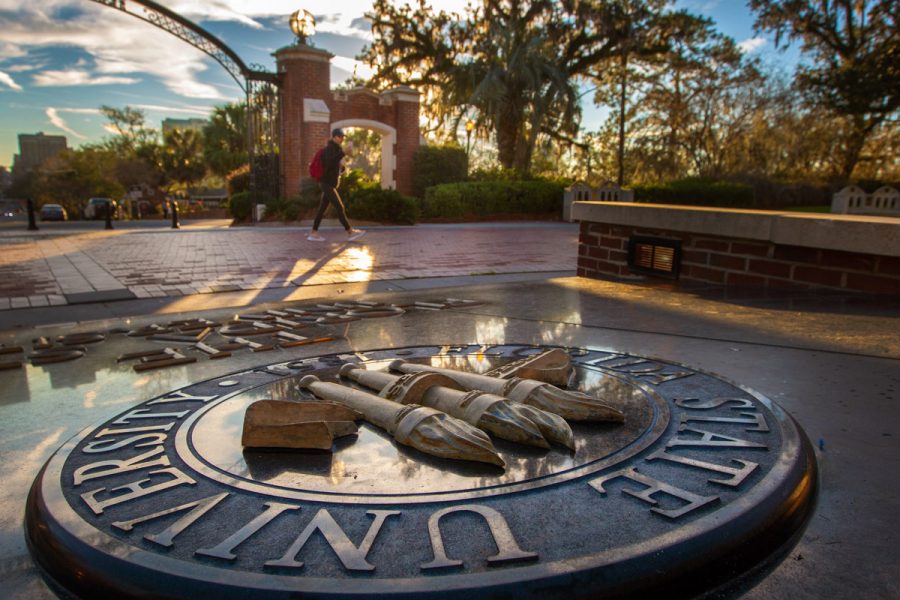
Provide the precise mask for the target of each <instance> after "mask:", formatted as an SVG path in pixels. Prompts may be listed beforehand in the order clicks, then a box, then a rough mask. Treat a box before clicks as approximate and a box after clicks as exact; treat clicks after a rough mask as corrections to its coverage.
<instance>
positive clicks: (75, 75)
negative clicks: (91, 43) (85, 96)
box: [32, 69, 140, 87]
mask: <svg viewBox="0 0 900 600" xmlns="http://www.w3.org/2000/svg"><path fill="white" fill-rule="evenodd" d="M32 80H33V81H34V85H36V86H38V87H51V86H73V85H78V86H84V85H113V84H120V85H128V84H131V83H137V82H138V81H140V79H135V78H134V77H111V76H108V75H107V76H99V77H98V76H96V75H92V74H91V73H88V72H87V71H76V70H74V69H69V70H66V71H42V72H40V73H37V74H35V75H34V76H33V77H32Z"/></svg>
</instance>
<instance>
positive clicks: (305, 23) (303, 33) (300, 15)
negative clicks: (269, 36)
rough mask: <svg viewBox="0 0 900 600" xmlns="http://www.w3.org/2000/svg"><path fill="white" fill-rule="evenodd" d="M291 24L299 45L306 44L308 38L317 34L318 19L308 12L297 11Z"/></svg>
mask: <svg viewBox="0 0 900 600" xmlns="http://www.w3.org/2000/svg"><path fill="white" fill-rule="evenodd" d="M289 24H290V26H291V31H293V32H294V35H296V36H297V43H298V44H306V40H307V38H309V36H311V35H312V34H314V33H315V32H316V18H315V17H314V16H313V15H312V13H311V12H309V11H308V10H302V9H301V10H295V11H294V12H293V14H291V19H290V21H289Z"/></svg>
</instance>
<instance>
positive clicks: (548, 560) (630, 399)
mask: <svg viewBox="0 0 900 600" xmlns="http://www.w3.org/2000/svg"><path fill="white" fill-rule="evenodd" d="M544 349H545V348H540V347H535V346H530V345H516V344H503V345H496V346H483V345H462V346H418V347H406V348H392V349H381V350H370V351H361V352H355V353H344V354H332V355H326V356H319V357H313V358H307V359H303V360H298V361H293V362H281V363H276V364H270V365H265V366H261V367H259V368H256V369H252V370H248V371H244V372H239V373H234V374H231V375H228V376H225V377H220V378H216V379H212V380H209V381H203V382H199V383H195V384H193V385H190V386H187V387H185V388H182V389H178V390H172V391H171V392H169V393H167V394H164V395H162V396H159V397H156V398H153V399H151V400H148V401H146V402H144V403H143V404H140V405H138V406H135V407H133V408H130V409H128V410H127V411H124V412H123V413H121V414H119V415H117V416H115V417H114V418H112V419H110V420H108V421H106V422H104V423H102V424H99V425H98V426H96V427H91V428H89V429H87V430H85V431H83V432H82V433H81V434H79V435H78V436H76V437H75V438H74V439H72V440H70V441H69V442H67V443H66V444H64V445H63V447H62V448H60V449H59V450H58V451H57V452H56V453H55V454H54V455H53V456H52V457H51V459H50V460H49V461H48V462H47V464H46V465H45V466H44V468H43V469H42V471H41V473H40V474H39V476H38V477H37V479H36V480H35V482H34V485H33V486H32V489H31V493H30V495H29V499H28V504H27V509H26V524H25V526H26V537H27V540H28V543H29V547H30V549H31V552H32V555H33V557H34V559H35V561H36V562H37V564H38V565H39V566H40V567H41V569H42V570H43V572H44V573H45V576H46V579H47V580H48V582H50V584H51V585H52V586H53V587H54V588H55V589H57V590H58V591H60V593H61V594H63V595H73V596H75V597H82V598H102V597H116V598H122V597H132V596H133V597H154V598H193V599H196V598H205V597H216V598H289V597H299V596H303V597H321V598H358V597H363V596H365V597H375V596H379V595H383V596H385V597H390V598H395V597H423V598H425V597H435V598H437V597H444V598H446V597H456V596H461V595H463V594H465V596H466V597H478V598H495V597H513V595H515V597H516V598H524V597H533V598H573V597H610V598H618V597H645V596H647V595H648V594H661V595H665V597H667V598H670V597H671V598H678V597H692V596H696V595H698V594H702V593H708V592H710V591H717V592H721V593H722V594H725V595H727V594H734V593H739V591H740V590H742V589H745V588H746V586H747V585H750V584H751V583H752V582H754V581H755V580H757V579H758V578H759V577H760V576H762V575H764V574H765V573H766V572H767V571H768V570H769V569H771V568H772V567H773V566H774V565H776V564H777V563H778V561H779V560H780V559H781V558H782V557H783V556H784V555H785V553H786V552H787V551H789V550H790V548H791V547H792V546H793V544H794V543H795V542H796V540H797V539H798V537H799V535H800V534H801V533H802V531H803V528H804V526H805V524H806V521H807V520H808V518H809V516H810V515H811V513H812V510H813V504H814V499H815V495H816V489H817V476H816V467H815V458H814V454H813V452H812V449H811V447H810V445H809V443H808V441H807V439H806V436H805V435H804V434H803V432H802V431H801V430H800V428H799V427H798V426H797V424H796V423H795V422H794V421H793V420H792V419H791V418H790V417H789V416H788V415H787V414H786V413H785V412H784V411H783V410H782V409H780V408H779V407H778V406H777V405H775V404H774V403H773V402H771V401H770V400H768V399H766V398H765V397H763V396H761V395H760V394H758V393H756V392H754V391H752V390H749V389H747V388H745V387H742V386H740V385H737V384H734V383H731V382H728V381H726V380H724V379H723V378H721V377H718V376H716V375H713V374H710V373H706V372H703V371H701V370H698V369H695V368H690V367H686V366H683V365H679V364H675V363H670V362H664V361H660V360H655V359H651V358H646V357H640V356H634V355H630V354H627V353H620V352H615V351H610V350H600V349H592V348H566V349H565V350H566V351H567V352H568V354H569V355H570V357H571V364H572V366H573V367H574V373H573V374H572V376H571V377H570V379H569V383H568V387H569V389H572V390H578V391H580V392H582V393H584V394H587V395H589V396H593V397H596V398H598V399H601V400H602V401H603V402H605V403H606V404H608V405H610V406H614V407H615V408H617V409H618V410H620V411H622V413H624V415H625V419H624V422H570V425H571V428H572V432H573V433H574V440H575V444H574V445H575V449H574V450H572V449H570V448H567V447H565V446H563V445H560V444H553V445H551V447H550V448H549V449H548V448H539V447H533V446H526V445H522V444H516V443H513V442H509V441H505V440H502V439H496V438H495V439H492V442H493V445H494V447H495V449H496V452H497V453H498V454H499V455H500V456H501V457H502V459H503V463H504V466H502V467H501V466H496V465H492V464H486V463H478V462H469V461H462V460H450V459H445V458H439V457H435V456H429V455H427V454H425V453H423V452H420V451H418V450H415V449H413V448H410V447H408V446H403V445H400V444H398V443H397V442H396V441H395V440H394V439H393V438H392V437H391V436H390V435H388V434H387V433H386V432H385V431H383V430H380V429H377V428H375V427H372V426H370V425H369V424H367V423H360V426H359V430H358V433H357V434H356V435H350V436H346V437H340V438H337V439H335V441H334V446H333V447H332V449H331V450H330V451H321V450H302V451H297V450H288V449H278V450H275V449H265V448H263V449H256V448H252V449H251V448H244V447H242V446H241V428H242V424H243V419H244V415H245V413H246V410H247V407H248V406H250V404H252V403H254V402H256V401H258V400H263V399H271V400H289V401H304V400H312V399H314V397H313V396H312V395H311V394H310V393H309V391H308V390H306V389H304V387H303V386H302V385H300V383H299V382H300V380H301V379H302V378H304V377H306V376H309V375H315V376H316V377H318V378H319V379H320V380H323V381H338V380H339V377H338V371H339V369H340V367H341V366H342V365H344V364H346V363H356V364H358V365H359V366H360V367H361V368H366V369H386V368H387V366H388V365H389V364H390V363H391V362H392V361H394V360H396V359H398V358H402V359H403V360H404V361H407V362H411V363H425V364H428V365H431V366H439V367H445V368H451V369H457V370H464V371H472V372H478V373H484V372H487V371H490V370H492V369H495V368H497V367H502V366H503V365H507V364H509V363H511V362H513V361H515V360H519V359H521V358H523V357H527V356H529V355H533V354H537V353H539V352H541V351H542V350H544ZM342 383H346V385H348V386H351V387H352V386H354V385H355V384H354V383H352V382H349V383H348V382H343V381H342Z"/></svg>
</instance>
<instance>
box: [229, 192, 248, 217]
mask: <svg viewBox="0 0 900 600" xmlns="http://www.w3.org/2000/svg"><path fill="white" fill-rule="evenodd" d="M228 212H230V213H231V217H232V218H233V219H234V220H235V221H249V220H250V192H238V193H237V194H232V195H231V197H230V198H229V199H228Z"/></svg>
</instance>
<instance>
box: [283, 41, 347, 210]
mask: <svg viewBox="0 0 900 600" xmlns="http://www.w3.org/2000/svg"><path fill="white" fill-rule="evenodd" d="M274 56H275V62H276V65H277V67H278V73H279V75H280V76H281V77H282V84H281V157H280V161H281V173H282V174H283V177H284V190H283V193H284V196H285V197H286V198H290V197H292V196H296V195H297V194H299V193H300V181H301V180H302V179H303V178H304V177H308V174H307V171H306V168H307V165H308V164H309V161H311V160H312V157H313V154H315V153H316V150H318V149H319V148H321V147H322V146H324V145H325V143H326V142H327V141H328V137H329V135H330V133H331V132H330V131H329V129H328V128H329V124H330V122H331V116H330V115H331V104H332V102H333V100H332V96H331V75H330V72H329V67H330V63H331V58H332V57H333V56H334V55H333V54H331V53H330V52H328V51H326V50H320V49H319V48H313V47H311V46H307V45H306V44H297V45H295V46H288V47H286V48H281V49H279V50H276V51H275V53H274Z"/></svg>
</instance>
